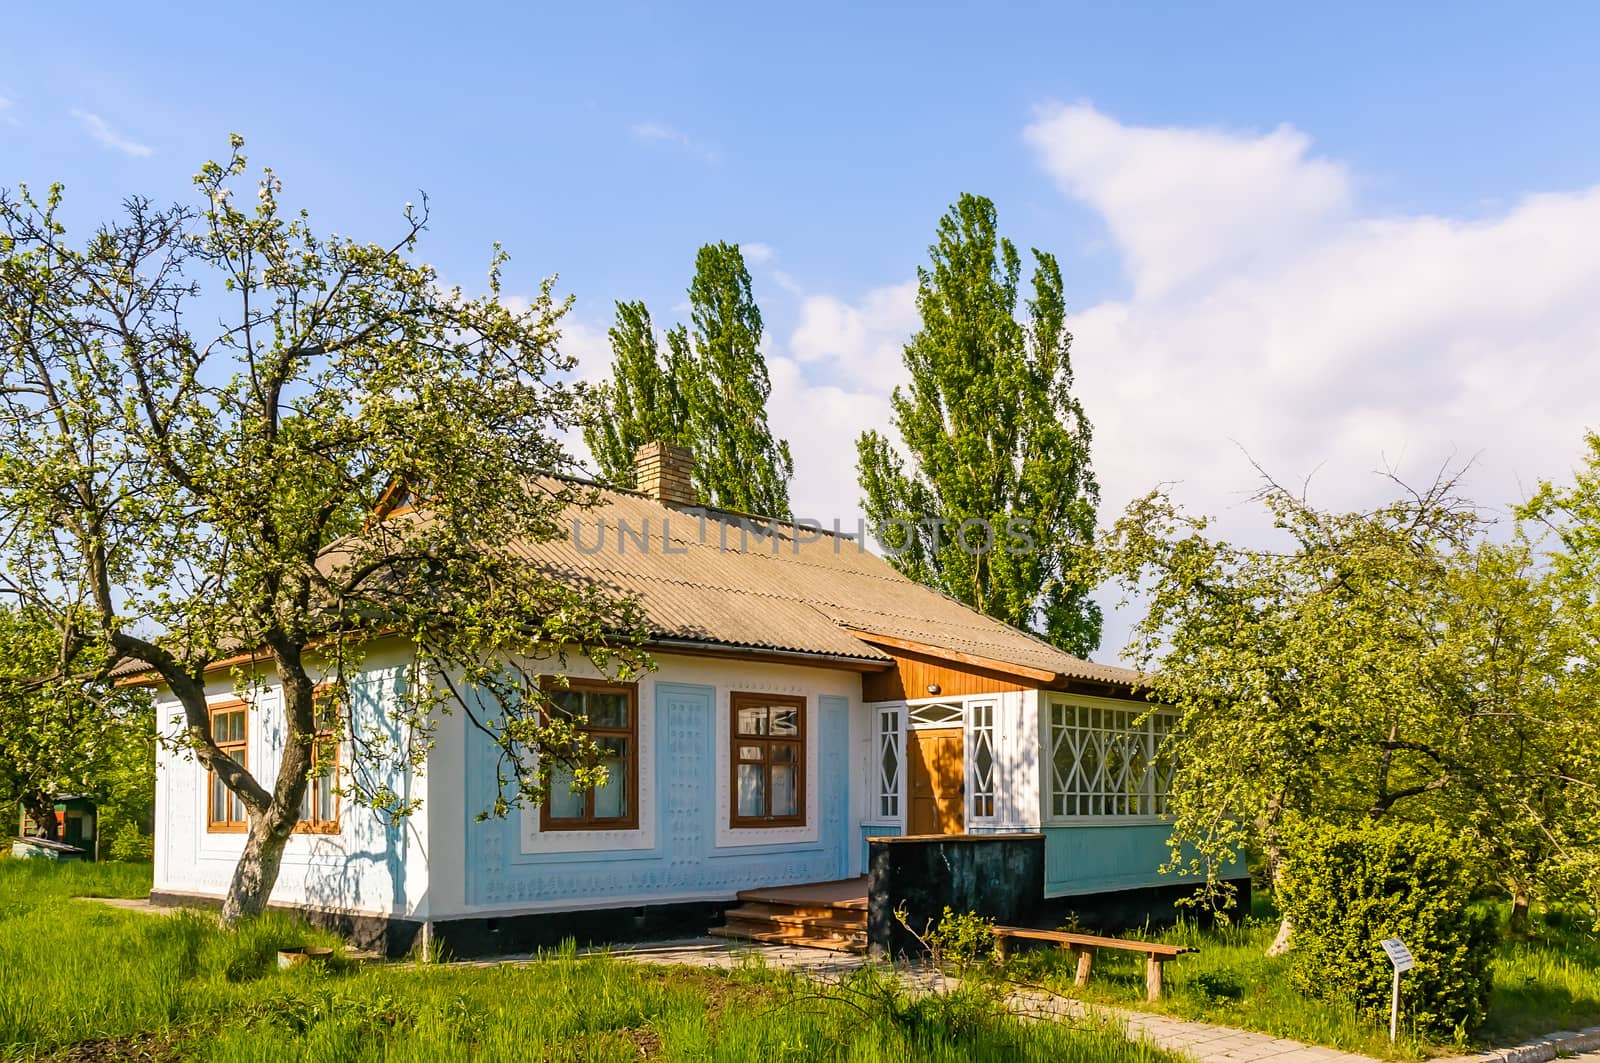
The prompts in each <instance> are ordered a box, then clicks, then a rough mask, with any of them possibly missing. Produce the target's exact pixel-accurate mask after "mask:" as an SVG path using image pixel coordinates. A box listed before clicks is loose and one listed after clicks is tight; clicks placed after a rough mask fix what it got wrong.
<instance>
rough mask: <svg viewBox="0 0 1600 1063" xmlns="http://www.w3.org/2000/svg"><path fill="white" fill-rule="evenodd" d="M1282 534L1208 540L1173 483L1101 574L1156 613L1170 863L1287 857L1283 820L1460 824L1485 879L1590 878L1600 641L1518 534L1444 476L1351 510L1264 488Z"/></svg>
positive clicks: (1266, 505)
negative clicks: (1495, 523) (1168, 772)
mask: <svg viewBox="0 0 1600 1063" xmlns="http://www.w3.org/2000/svg"><path fill="white" fill-rule="evenodd" d="M1258 500H1259V501H1260V502H1261V504H1262V506H1263V510H1264V515H1265V517H1266V518H1267V519H1268V520H1270V522H1271V524H1272V525H1273V526H1274V527H1275V528H1276V529H1277V531H1278V533H1279V536H1280V542H1281V545H1279V546H1278V547H1276V548H1273V549H1268V548H1246V547H1241V546H1237V545H1234V544H1231V543H1227V542H1223V541H1218V540H1214V539H1211V538H1209V537H1208V536H1207V535H1206V531H1205V523H1204V521H1200V520H1191V519H1189V518H1187V517H1185V516H1184V515H1183V514H1181V513H1180V512H1179V511H1178V510H1177V509H1176V508H1175V507H1174V506H1173V505H1172V504H1171V502H1170V501H1169V500H1168V499H1167V498H1166V497H1165V496H1164V495H1162V494H1160V493H1155V494H1152V495H1149V496H1147V497H1145V498H1143V499H1140V500H1138V501H1136V502H1134V503H1133V504H1132V505H1130V506H1129V507H1128V510H1127V512H1126V513H1125V514H1124V516H1123V517H1122V519H1121V520H1119V521H1118V522H1117V524H1116V526H1115V528H1114V530H1113V532H1112V534H1111V535H1110V536H1109V537H1108V538H1107V540H1106V541H1105V543H1104V544H1103V550H1102V554H1101V562H1102V564H1103V565H1104V566H1105V567H1104V570H1103V571H1104V572H1105V573H1106V574H1107V575H1108V576H1111V577H1113V578H1115V579H1117V580H1119V581H1120V582H1121V584H1122V586H1123V588H1124V590H1125V591H1127V592H1129V594H1130V596H1137V597H1139V598H1141V599H1142V600H1143V601H1144V603H1145V608H1146V611H1145V615H1144V617H1143V619H1142V620H1141V621H1140V622H1139V624H1138V625H1137V626H1136V628H1135V630H1134V638H1133V646H1132V649H1133V650H1134V652H1135V655H1136V657H1137V660H1138V663H1139V664H1140V665H1141V667H1143V668H1145V669H1146V670H1148V671H1149V672H1150V673H1151V679H1150V685H1151V694H1150V696H1151V699H1152V700H1154V701H1158V702H1161V703H1164V704H1168V705H1171V706H1173V707H1175V708H1176V709H1178V711H1179V713H1180V717H1179V724H1178V727H1177V728H1176V730H1175V732H1174V739H1173V741H1174V743H1175V748H1174V753H1175V755H1176V759H1177V763H1178V765H1179V767H1178V772H1177V778H1176V782H1175V791H1174V793H1173V795H1172V800H1171V808H1172V810H1173V813H1174V817H1175V821H1174V837H1173V844H1174V850H1173V851H1174V862H1175V864H1177V865H1179V866H1183V867H1185V868H1186V869H1189V870H1193V871H1197V872H1205V873H1207V874H1208V877H1209V878H1211V879H1213V880H1214V879H1215V877H1216V875H1217V873H1218V870H1219V869H1220V868H1222V867H1224V866H1226V865H1227V864H1228V862H1229V861H1230V860H1232V859H1233V858H1234V857H1235V856H1237V855H1238V854H1240V853H1242V852H1243V851H1244V850H1245V849H1247V848H1259V849H1264V850H1265V851H1266V853H1267V856H1268V859H1269V864H1273V865H1275V864H1276V863H1277V860H1278V856H1279V853H1280V832H1281V824H1282V823H1283V821H1284V819H1285V817H1287V816H1291V815H1302V816H1310V817H1316V818H1320V819H1325V820H1330V821H1333V822H1336V823H1349V822H1357V821H1361V820H1371V819H1382V820H1388V819H1392V818H1400V819H1406V820H1412V821H1418V822H1424V823H1444V824H1448V826H1449V829H1450V830H1452V831H1453V832H1455V833H1457V834H1459V835H1460V836H1461V837H1463V838H1465V839H1468V840H1469V841H1470V842H1471V843H1472V844H1473V845H1474V847H1475V849H1476V851H1477V853H1478V854H1479V855H1478V860H1477V862H1476V864H1475V867H1477V868H1478V869H1479V870H1480V872H1481V874H1482V876H1483V878H1484V879H1485V880H1487V881H1493V882H1498V883H1501V884H1505V885H1511V886H1515V887H1517V888H1519V889H1532V888H1534V887H1537V889H1538V890H1539V891H1540V892H1543V893H1544V894H1545V895H1547V896H1548V895H1551V894H1552V893H1557V892H1563V891H1566V890H1569V889H1571V888H1573V885H1574V884H1575V882H1578V881H1582V880H1584V879H1586V878H1587V879H1588V880H1589V881H1591V882H1592V881H1594V872H1593V868H1594V859H1595V855H1596V854H1597V853H1600V846H1597V841H1600V837H1597V835H1596V834H1595V832H1594V831H1593V829H1592V828H1591V826H1590V824H1592V823H1593V821H1594V815H1593V804H1592V803H1593V800H1594V794H1595V787H1596V784H1597V783H1600V775H1597V774H1596V772H1595V770H1594V769H1593V768H1592V767H1591V765H1592V764H1594V763H1595V761H1594V758H1593V756H1592V751H1593V750H1594V749H1595V748H1596V742H1597V741H1600V717H1597V714H1596V710H1595V705H1596V699H1595V697H1594V687H1593V684H1592V682H1590V681H1589V680H1587V679H1586V678H1585V676H1586V675H1592V671H1591V669H1592V662H1593V661H1594V655H1595V649H1594V646H1595V644H1594V643H1593V641H1586V640H1585V639H1584V638H1583V637H1582V632H1581V629H1580V628H1578V627H1576V626H1575V625H1574V624H1573V623H1572V622H1571V621H1570V620H1569V619H1568V616H1569V615H1570V614H1569V611H1568V606H1567V605H1566V604H1565V594H1564V591H1563V590H1562V582H1561V579H1560V577H1559V573H1558V572H1557V571H1556V570H1553V569H1552V568H1551V567H1549V566H1548V565H1547V564H1545V562H1544V559H1543V558H1542V557H1541V556H1540V554H1539V553H1538V551H1537V549H1536V547H1535V545H1534V543H1532V542H1531V541H1529V540H1528V539H1526V538H1524V537H1523V536H1522V535H1521V534H1517V535H1514V536H1512V537H1511V538H1510V539H1509V541H1495V540H1494V539H1491V538H1489V537H1488V536H1487V534H1486V531H1485V527H1484V524H1483V522H1482V521H1481V519H1480V518H1479V516H1478V514H1477V512H1476V510H1475V509H1474V508H1473V507H1472V506H1471V505H1470V504H1468V503H1466V502H1465V501H1464V500H1462V499H1461V498H1459V496H1458V495H1457V494H1456V485H1455V481H1454V480H1453V479H1452V478H1450V477H1442V478H1441V479H1440V480H1439V481H1437V482H1436V483H1434V484H1433V485H1431V486H1430V487H1428V488H1427V489H1424V490H1420V491H1410V490H1403V493H1401V495H1400V496H1399V497H1398V498H1397V499H1396V500H1395V501H1393V502H1390V503H1388V504H1385V505H1382V506H1379V507H1376V508H1374V509H1372V510H1368V511H1364V512H1353V513H1337V512H1328V511H1324V510H1320V509H1317V508H1316V507H1314V506H1313V505H1311V504H1310V503H1309V502H1308V501H1307V500H1306V499H1305V498H1304V497H1303V496H1301V495H1298V494H1295V493H1293V492H1290V491H1288V490H1286V489H1284V488H1282V487H1280V486H1278V485H1277V484H1274V483H1272V482H1270V481H1268V482H1267V483H1266V484H1265V486H1264V487H1263V489H1262V491H1261V492H1260V494H1259V496H1258Z"/></svg>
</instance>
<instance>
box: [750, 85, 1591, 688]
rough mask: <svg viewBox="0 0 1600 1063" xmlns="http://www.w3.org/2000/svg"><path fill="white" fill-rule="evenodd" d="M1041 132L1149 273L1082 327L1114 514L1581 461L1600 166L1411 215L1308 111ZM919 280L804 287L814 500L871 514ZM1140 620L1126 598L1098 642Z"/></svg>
mask: <svg viewBox="0 0 1600 1063" xmlns="http://www.w3.org/2000/svg"><path fill="white" fill-rule="evenodd" d="M1024 137H1025V139H1026V142H1027V143H1028V144H1029V145H1030V146H1031V147H1032V148H1033V150H1034V151H1035V152H1036V155H1037V158H1038V160H1039V162H1040V164H1041V165H1042V166H1043V168H1044V170H1045V171H1046V172H1047V173H1048V174H1049V175H1050V176H1051V177H1052V178H1053V179H1054V180H1055V182H1056V183H1057V185H1058V186H1059V187H1060V189H1061V190H1062V192H1063V193H1064V194H1065V195H1066V196H1068V197H1069V198H1071V199H1073V200H1075V201H1078V202H1081V203H1082V204H1084V205H1085V206H1087V207H1088V208H1090V209H1091V210H1092V211H1093V212H1094V213H1095V214H1096V215H1098V217H1099V218H1100V219H1101V220H1102V221H1103V223H1104V226H1105V229H1106V233H1107V236H1108V249H1109V250H1110V251H1113V252H1114V253H1115V254H1116V256H1117V258H1118V259H1119V260H1120V261H1121V263H1122V264H1123V266H1124V268H1125V271H1126V279H1127V294H1126V295H1125V296H1122V297H1119V298H1115V299H1111V300H1107V301H1104V302H1101V303H1099V304H1098V305H1093V306H1089V307H1086V308H1083V309H1081V310H1079V311H1078V312H1077V313H1075V314H1074V315H1073V316H1072V317H1071V318H1070V319H1069V322H1068V324H1069V327H1070V328H1071V329H1072V331H1073V334H1074V337H1075V341H1074V345H1073V364H1074V368H1075V370H1076V373H1077V383H1076V389H1077V393H1078V395H1079V396H1080V397H1081V399H1082V400H1083V402H1084V405H1085V407H1086V409H1087V412H1088V414H1089V418H1090V420H1091V422H1092V423H1093V425H1094V429H1095V439H1094V460H1095V467H1096V471H1097V473H1098V475H1099V478H1100V482H1101V486H1102V493H1103V503H1102V509H1101V517H1102V521H1103V522H1106V523H1109V522H1110V521H1111V520H1113V519H1115V517H1116V516H1117V515H1118V514H1119V513H1120V512H1121V510H1122V507H1123V506H1124V505H1125V504H1126V503H1127V501H1128V500H1129V499H1131V498H1133V497H1136V496H1138V495H1140V494H1143V493H1144V492H1145V491H1147V490H1149V489H1150V488H1152V487H1154V486H1156V485H1157V484H1161V483H1175V484H1176V486H1175V487H1174V493H1175V494H1176V495H1177V497H1178V498H1179V500H1180V501H1181V502H1183V503H1184V504H1185V505H1186V506H1188V507H1190V508H1191V509H1193V510H1196V511H1200V512H1206V513H1211V514H1214V515H1217V516H1219V517H1220V518H1221V519H1220V522H1219V524H1218V526H1217V530H1218V532H1219V533H1220V534H1224V535H1227V536H1229V537H1233V538H1238V537H1241V536H1243V537H1262V536H1266V535H1270V534H1271V532H1270V529H1265V528H1264V527H1263V525H1264V521H1263V520H1262V517H1261V513H1260V511H1259V509H1258V508H1257V507H1255V506H1254V505H1248V504H1245V501H1246V499H1247V498H1248V496H1249V495H1250V493H1251V492H1252V491H1253V490H1254V488H1255V487H1256V486H1257V481H1256V473H1255V470H1254V469H1253V468H1252V466H1251V464H1250V461H1249V458H1254V459H1256V460H1257V461H1259V462H1260V463H1261V465H1262V466H1263V467H1264V468H1266V469H1267V470H1269V471H1270V472H1272V473H1273V474H1274V475H1275V476H1277V477H1278V478H1279V479H1281V480H1283V481H1285V482H1289V483H1298V482H1299V481H1300V480H1301V479H1302V478H1304V477H1307V476H1311V475H1312V474H1313V473H1315V476H1314V478H1313V479H1312V481H1311V494H1312V497H1313V499H1314V500H1315V501H1317V502H1319V503H1320V504H1324V505H1329V506H1351V507H1354V506H1361V505H1366V504H1370V503H1372V502H1374V501H1375V500H1377V499H1379V498H1381V497H1386V496H1387V495H1388V494H1389V493H1390V491H1391V485H1389V484H1388V483H1387V482H1386V481H1385V480H1384V479H1383V478H1382V477H1381V476H1377V475H1374V473H1375V472H1377V471H1378V470H1381V469H1383V468H1385V467H1389V466H1393V467H1395V468H1396V469H1397V471H1398V472H1399V473H1400V474H1401V475H1403V476H1404V477H1406V478H1407V479H1408V480H1411V481H1426V480H1428V479H1430V478H1431V477H1432V475H1433V473H1434V472H1435V470H1436V469H1437V468H1438V467H1439V466H1440V465H1441V464H1442V463H1444V462H1446V461H1449V460H1452V459H1453V460H1455V461H1456V462H1458V463H1459V462H1463V461H1466V460H1468V459H1475V465H1474V468H1473V471H1472V472H1471V473H1470V475H1469V478H1468V481H1467V484H1466V487H1467V489H1468V490H1469V491H1470V492H1471V494H1472V495H1473V497H1475V498H1476V499H1477V500H1478V501H1479V502H1480V503H1482V504H1484V505H1485V506H1486V507H1489V508H1491V509H1496V508H1501V507H1504V506H1505V505H1506V504H1508V503H1510V502H1514V501H1516V500H1518V499H1520V498H1521V497H1523V496H1524V494H1525V493H1526V491H1527V490H1528V489H1529V488H1531V486H1532V485H1533V484H1534V483H1535V482H1536V481H1537V480H1538V479H1540V478H1541V477H1551V476H1555V477H1560V476H1563V475H1565V473H1566V471H1567V470H1568V469H1569V468H1570V467H1571V465H1572V464H1573V463H1574V462H1575V461H1576V459H1577V457H1578V454H1579V450H1580V443H1581V438H1582V433H1583V431H1584V430H1585V428H1587V427H1592V426H1596V425H1597V424H1600V407H1597V406H1596V404H1595V400H1594V396H1595V395H1597V394H1600V300H1597V299H1595V298H1594V297H1593V293H1594V292H1595V291H1597V290H1600V185H1597V186H1595V187H1592V188H1588V189H1581V190H1577V191H1570V192H1558V193H1533V194H1527V195H1524V196H1522V197H1521V198H1517V197H1514V196H1513V197H1507V198H1506V199H1505V200H1504V202H1503V203H1501V204H1500V205H1498V206H1497V207H1485V206H1483V205H1479V207H1478V208H1477V209H1478V210H1479V211H1483V210H1491V211H1492V213H1489V214H1486V215H1485V214H1481V213H1480V214H1478V215H1475V216H1474V217H1472V218H1463V217H1449V216H1444V215H1432V214H1411V215H1399V214H1394V213H1383V212H1378V211H1373V210H1371V209H1367V208H1365V207H1364V206H1363V204H1362V203H1361V201H1360V197H1359V194H1358V191H1359V183H1360V182H1359V175H1357V174H1355V173H1354V172H1353V171H1352V170H1351V169H1350V167H1348V166H1347V165H1346V164H1344V163H1342V162H1340V161H1338V160H1333V159H1327V158H1322V157H1319V156H1317V155H1316V154H1315V152H1314V150H1313V146H1312V141H1311V138H1310V137H1309V136H1308V135H1306V134H1305V133H1303V132H1300V131H1298V130H1296V129H1294V128H1292V127H1289V126H1281V127H1279V128H1277V129H1275V130H1272V131H1269V132H1264V133H1249V132H1228V131H1222V130H1217V129H1184V128H1148V127H1138V126H1132V125H1124V124H1122V123H1120V122H1118V121H1116V120H1115V119H1113V118H1111V117H1108V116H1106V115H1104V114H1101V113H1100V112H1098V111H1096V110H1094V109H1093V108H1092V107H1089V106H1087V105H1077V106H1052V107H1049V108H1046V109H1043V110H1041V111H1040V112H1038V113H1037V115H1036V116H1035V118H1034V120H1033V121H1032V122H1031V124H1029V125H1028V126H1027V128H1026V130H1025V132H1024ZM1004 217H1005V215H1004V211H1003V210H1002V223H1003V222H1004ZM1029 240H1030V241H1033V242H1037V243H1040V244H1041V245H1043V246H1049V245H1050V240H1049V237H1048V234H1029ZM914 296H915V287H914V285H912V284H909V283H907V284H900V285H894V286H891V287H887V288H881V289H878V290H875V291H872V292H869V293H867V294H866V295H864V296H862V297H860V298H857V299H847V298H841V297H838V296H834V295H827V294H817V293H805V292H799V293H797V297H798V298H800V299H801V309H800V318H799V323H798V324H797V326H796V328H795V329H794V332H793V333H792V335H791V336H790V337H789V343H788V350H787V353H786V355H785V356H784V357H780V358H777V359H774V360H773V362H772V365H773V386H774V395H773V402H772V410H773V418H774V425H775V427H776V428H779V429H780V431H781V432H782V433H783V434H784V435H786V436H787V438H789V439H790V441H791V445H792V446H793V447H794V449H795V457H796V476H795V485H794V495H795V503H796V508H797V511H798V512H801V513H805V514H808V515H813V516H832V515H833V514H835V513H839V514H841V515H843V516H846V517H849V516H851V515H853V514H855V513H856V512H858V510H857V500H858V498H859V494H860V492H859V490H858V488H857V486H856V483H855V474H854V457H855V454H854V441H855V437H856V435H857V434H858V433H859V432H860V431H861V430H862V429H864V428H866V427H870V426H877V427H883V426H886V425H887V423H888V404H887V395H888V392H889V391H890V390H891V388H892V387H893V385H894V384H895V383H896V382H897V381H899V380H901V379H903V370H902V369H901V367H900V361H899V357H900V346H901V345H902V344H903V343H904V342H905V340H906V338H907V337H909V335H910V334H911V332H912V331H913V330H914V329H915V328H916V325H917V318H916V312H915V305H914ZM1069 296H1070V293H1069ZM1247 454H1248V456H1249V457H1248V458H1247V456H1246V455H1247ZM1112 598H1113V596H1112V595H1111V594H1110V593H1107V594H1106V595H1104V596H1103V601H1104V602H1105V604H1107V605H1108V606H1110V605H1112V604H1114V602H1113V601H1112ZM1131 620H1132V617H1131V616H1130V615H1128V614H1127V613H1126V612H1124V613H1122V614H1120V615H1119V614H1111V615H1109V616H1108V623H1107V632H1106V639H1105V641H1104V648H1103V649H1102V650H1101V652H1100V653H1099V654H1098V656H1099V657H1101V658H1102V659H1113V658H1114V657H1115V656H1116V653H1117V651H1118V650H1119V649H1120V647H1121V645H1122V642H1123V639H1124V636H1125V634H1126V631H1127V627H1128V625H1129V623H1130V622H1131Z"/></svg>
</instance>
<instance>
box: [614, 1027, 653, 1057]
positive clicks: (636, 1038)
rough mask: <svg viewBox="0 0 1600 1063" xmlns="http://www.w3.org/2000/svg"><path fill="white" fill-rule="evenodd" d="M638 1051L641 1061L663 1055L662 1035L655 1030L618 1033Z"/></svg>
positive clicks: (634, 1030) (632, 1030)
mask: <svg viewBox="0 0 1600 1063" xmlns="http://www.w3.org/2000/svg"><path fill="white" fill-rule="evenodd" d="M618 1032H619V1033H621V1034H622V1036H623V1037H626V1038H627V1039H628V1040H629V1041H630V1042H631V1043H632V1044H633V1047H634V1048H636V1049H638V1051H639V1058H640V1059H655V1058H656V1057H658V1056H660V1055H661V1035H660V1034H658V1033H656V1032H655V1031H654V1030H640V1029H631V1028H630V1029H627V1030H620V1031H618Z"/></svg>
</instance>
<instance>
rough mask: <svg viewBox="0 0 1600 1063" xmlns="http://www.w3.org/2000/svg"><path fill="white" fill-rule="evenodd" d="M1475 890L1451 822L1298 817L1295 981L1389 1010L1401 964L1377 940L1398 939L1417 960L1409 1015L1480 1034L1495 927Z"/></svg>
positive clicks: (1293, 888) (1286, 886) (1383, 1012)
mask: <svg viewBox="0 0 1600 1063" xmlns="http://www.w3.org/2000/svg"><path fill="white" fill-rule="evenodd" d="M1470 893H1471V876H1469V875H1468V874H1467V854H1466V853H1465V852H1464V851H1463V850H1462V848H1461V846H1460V844H1459V843H1458V842H1457V841H1455V840H1454V839H1453V838H1452V837H1451V836H1449V835H1448V834H1446V833H1445V832H1444V831H1442V830H1439V829H1436V828H1431V827H1423V826H1417V825H1415V824H1406V823H1367V824H1363V825H1361V826H1358V827H1340V826H1334V825H1331V824H1327V823H1306V824H1302V825H1300V826H1299V827H1297V828H1296V829H1295V830H1294V831H1293V832H1292V835H1291V837H1290V839H1289V846H1288V854H1287V859H1286V862H1285V864H1284V867H1283V873H1282V878H1281V881H1280V883H1279V891H1278V902H1279V905H1280V907H1281V908H1282V910H1283V914H1284V915H1285V916H1286V917H1287V918H1288V919H1289V920H1290V922H1291V923H1292V924H1293V926H1294V941H1293V946H1294V950H1293V953H1292V963H1291V966H1290V971H1291V979H1292V981H1293V983H1294V985H1295V987H1296V988H1297V989H1299V990H1300V991H1301V992H1303V993H1306V994H1308V995H1310V996H1316V997H1323V998H1337V997H1344V998H1348V999H1351V1000H1352V1001H1353V1003H1354V1004H1355V1005H1356V1006H1357V1007H1358V1008H1360V1009H1361V1010H1363V1011H1365V1012H1368V1013H1371V1014H1372V1015H1373V1016H1374V1017H1375V1018H1377V1017H1380V1016H1387V1015H1388V1011H1389V994H1390V989H1391V985H1392V981H1393V977H1394V970H1393V968H1392V967H1391V966H1390V964H1389V960H1388V957H1387V956H1386V955H1385V953H1384V951H1383V947H1382V946H1381V945H1380V944H1379V942H1380V941H1381V940H1382V939H1383V938H1387V937H1395V938H1399V939H1400V940H1401V941H1404V942H1405V943H1406V945H1407V946H1408V947H1409V948H1410V949H1411V954H1412V955H1413V956H1414V957H1415V958H1416V961H1417V965H1416V967H1414V968H1413V969H1412V970H1410V971H1408V972H1406V973H1405V974H1404V975H1402V976H1401V979H1400V1012H1401V1017H1402V1019H1403V1020H1404V1021H1405V1022H1407V1023H1409V1024H1410V1025H1412V1026H1414V1027H1415V1028H1416V1029H1417V1030H1418V1031H1419V1032H1422V1033H1427V1034H1433V1035H1443V1036H1452V1035H1454V1036H1460V1035H1462V1034H1464V1033H1466V1032H1468V1031H1471V1030H1472V1029H1474V1028H1475V1027H1477V1026H1478V1025H1479V1024H1480V1023H1482V1022H1483V1019H1484V1016H1485V1014H1486V1011H1487V1008H1488V1004H1489V992H1490V989H1491V983H1490V974H1489V964H1490V960H1491V959H1492V957H1493V952H1494V948H1495V942H1496V934H1495V925H1494V919H1493V916H1492V915H1489V914H1487V913H1484V912H1482V911H1480V910H1474V909H1472V908H1470V907H1469V902H1470Z"/></svg>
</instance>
